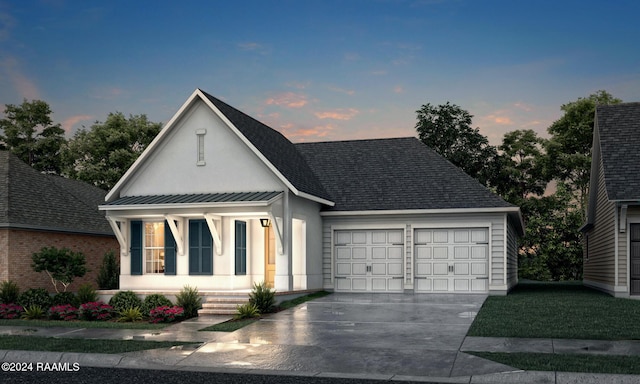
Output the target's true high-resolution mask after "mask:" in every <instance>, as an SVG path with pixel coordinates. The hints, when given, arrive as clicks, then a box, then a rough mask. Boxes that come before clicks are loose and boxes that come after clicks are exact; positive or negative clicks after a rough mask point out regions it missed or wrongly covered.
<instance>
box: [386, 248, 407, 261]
mask: <svg viewBox="0 0 640 384" xmlns="http://www.w3.org/2000/svg"><path fill="white" fill-rule="evenodd" d="M402 250H403V248H402V247H389V248H387V257H388V258H389V259H391V260H399V259H402Z"/></svg>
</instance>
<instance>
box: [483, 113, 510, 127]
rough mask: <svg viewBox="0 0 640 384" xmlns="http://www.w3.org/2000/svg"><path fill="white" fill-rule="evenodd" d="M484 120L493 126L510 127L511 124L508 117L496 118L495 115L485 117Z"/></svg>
mask: <svg viewBox="0 0 640 384" xmlns="http://www.w3.org/2000/svg"><path fill="white" fill-rule="evenodd" d="M485 119H487V120H489V121H491V122H492V123H494V124H497V125H512V124H513V120H511V118H510V117H508V116H496V115H489V116H486V117H485Z"/></svg>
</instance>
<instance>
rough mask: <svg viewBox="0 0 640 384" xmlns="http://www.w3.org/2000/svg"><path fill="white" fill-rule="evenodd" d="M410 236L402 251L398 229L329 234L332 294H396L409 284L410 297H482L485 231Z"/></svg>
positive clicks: (443, 230)
mask: <svg viewBox="0 0 640 384" xmlns="http://www.w3.org/2000/svg"><path fill="white" fill-rule="evenodd" d="M412 232H413V233H412V236H411V238H410V239H411V242H412V244H411V247H407V248H405V240H406V239H405V229H404V228H398V229H371V230H367V229H363V230H358V229H355V230H351V229H349V230H336V231H334V232H333V234H334V261H335V269H334V272H335V274H334V276H335V290H336V291H341V292H402V291H404V288H405V279H407V280H408V281H411V279H413V289H414V291H415V292H434V293H435V292H442V293H451V292H461V293H462V292H465V293H487V292H488V290H489V286H488V273H489V229H488V228H486V227H477V228H415V229H413V230H412ZM405 252H406V254H405ZM406 260H412V262H408V263H407V261H406Z"/></svg>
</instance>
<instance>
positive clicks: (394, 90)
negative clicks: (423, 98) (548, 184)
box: [393, 85, 404, 93]
mask: <svg viewBox="0 0 640 384" xmlns="http://www.w3.org/2000/svg"><path fill="white" fill-rule="evenodd" d="M393 93H404V88H402V86H400V85H396V86H395V87H394V88H393Z"/></svg>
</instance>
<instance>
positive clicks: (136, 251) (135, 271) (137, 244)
mask: <svg viewBox="0 0 640 384" xmlns="http://www.w3.org/2000/svg"><path fill="white" fill-rule="evenodd" d="M129 253H130V256H131V274H132V275H142V221H132V222H131V250H130V252H129Z"/></svg>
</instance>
